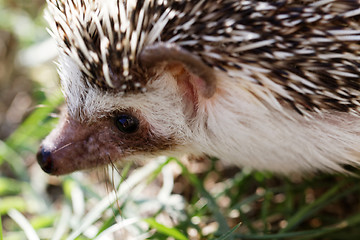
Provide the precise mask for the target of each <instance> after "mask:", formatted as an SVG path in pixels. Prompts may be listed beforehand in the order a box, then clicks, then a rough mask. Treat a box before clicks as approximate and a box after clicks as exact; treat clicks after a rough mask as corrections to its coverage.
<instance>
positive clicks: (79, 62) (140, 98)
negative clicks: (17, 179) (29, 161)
mask: <svg viewBox="0 0 360 240" xmlns="http://www.w3.org/2000/svg"><path fill="white" fill-rule="evenodd" d="M48 5H49V8H48V9H49V10H48V14H47V18H48V21H49V23H50V26H51V33H52V35H53V37H54V38H55V39H56V41H57V43H58V46H59V49H60V60H59V73H60V77H61V85H62V89H63V92H64V94H65V98H66V102H67V109H66V113H65V114H63V117H62V119H61V120H60V124H59V125H58V127H57V128H56V129H55V130H53V131H52V133H51V134H50V135H49V136H48V137H47V138H46V139H45V140H44V141H43V144H42V147H41V149H40V151H39V153H38V155H37V157H38V162H39V163H40V165H41V167H42V168H43V170H44V171H46V172H48V173H51V174H55V175H60V174H66V173H69V172H72V171H76V170H80V169H86V168H93V167H96V166H100V165H103V164H107V163H111V162H115V161H125V160H127V161H133V160H136V159H143V158H144V157H149V156H150V157H151V156H156V155H172V156H181V155H183V154H192V155H195V156H201V155H204V154H207V155H209V156H216V157H219V158H221V159H222V160H224V161H227V162H228V163H232V164H236V165H239V166H244V165H245V166H250V167H253V168H256V169H265V170H271V171H274V172H279V173H291V172H295V171H302V172H310V171H316V170H325V171H327V170H332V171H334V170H335V171H341V170H342V166H343V165H347V164H350V165H359V163H360V104H359V97H360V80H359V78H360V1H358V0H346V1H336V0H319V1H314V0H303V1H297V0H274V1H265V0H263V1H258V0H200V1H191V0H143V1H140V0H139V1H130V0H129V1H126V0H107V1H105V0H104V1H101V0H49V1H48Z"/></svg>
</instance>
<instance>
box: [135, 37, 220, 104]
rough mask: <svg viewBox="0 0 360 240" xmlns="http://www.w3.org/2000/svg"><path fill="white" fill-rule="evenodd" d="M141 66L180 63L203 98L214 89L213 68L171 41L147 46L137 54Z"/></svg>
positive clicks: (210, 95)
mask: <svg viewBox="0 0 360 240" xmlns="http://www.w3.org/2000/svg"><path fill="white" fill-rule="evenodd" d="M139 59H140V64H141V66H142V67H145V68H151V67H154V66H155V65H157V64H159V63H164V62H165V63H167V64H172V63H180V64H182V65H183V66H184V68H185V69H186V70H187V71H188V72H189V74H190V75H192V76H195V79H196V80H195V81H193V82H192V84H193V85H194V87H195V88H196V90H197V91H198V92H199V93H200V94H201V95H202V96H203V97H205V98H210V97H212V96H213V95H214V93H215V90H216V78H215V76H214V73H213V69H212V68H211V67H209V66H208V65H206V64H205V63H204V62H203V61H202V60H201V59H200V58H199V57H198V56H195V55H194V54H191V53H190V52H189V51H187V50H185V49H183V48H181V47H179V46H177V45H175V44H171V43H156V44H154V45H151V46H147V47H146V48H145V49H144V50H143V51H142V52H141V53H140V56H139Z"/></svg>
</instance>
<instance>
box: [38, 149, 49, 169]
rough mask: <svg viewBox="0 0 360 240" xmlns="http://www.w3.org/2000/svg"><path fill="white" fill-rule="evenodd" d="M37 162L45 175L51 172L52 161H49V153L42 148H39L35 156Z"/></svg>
mask: <svg viewBox="0 0 360 240" xmlns="http://www.w3.org/2000/svg"><path fill="white" fill-rule="evenodd" d="M36 158H37V161H38V163H39V165H40V167H41V168H42V170H44V172H46V173H51V172H52V159H51V152H50V151H47V150H45V149H44V148H43V147H41V148H40V149H39V151H38V153H37V154H36Z"/></svg>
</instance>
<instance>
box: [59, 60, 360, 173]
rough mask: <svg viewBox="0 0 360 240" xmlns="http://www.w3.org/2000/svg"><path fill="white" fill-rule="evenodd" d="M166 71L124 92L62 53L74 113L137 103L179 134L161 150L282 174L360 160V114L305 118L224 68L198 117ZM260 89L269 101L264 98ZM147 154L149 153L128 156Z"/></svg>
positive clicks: (89, 114)
mask: <svg viewBox="0 0 360 240" xmlns="http://www.w3.org/2000/svg"><path fill="white" fill-rule="evenodd" d="M159 72H160V73H161V75H160V77H159V78H158V79H155V80H153V81H151V83H149V84H148V91H147V92H146V93H141V94H128V95H125V96H124V95H123V94H117V95H116V94H109V93H105V92H103V91H101V90H98V89H96V88H93V87H91V86H87V85H86V84H85V82H84V81H83V80H81V76H82V75H81V73H80V71H79V69H78V68H77V67H76V65H75V64H74V62H73V61H72V60H71V59H69V58H68V57H64V56H63V57H62V58H61V60H60V75H61V79H62V87H63V91H64V94H65V96H66V99H67V103H68V111H69V114H71V115H72V116H73V117H75V118H78V119H82V120H85V119H86V120H87V121H96V119H97V118H99V117H103V116H106V115H107V114H109V113H111V112H113V111H116V110H124V109H128V108H132V109H135V110H137V111H139V112H140V113H141V114H142V116H143V117H144V118H145V119H146V120H147V121H148V122H149V124H150V125H151V130H152V131H153V132H154V134H156V135H159V136H175V138H176V139H175V140H176V144H177V146H176V147H174V148H171V149H168V151H162V152H161V153H159V154H164V153H165V154H170V155H175V156H181V155H182V154H189V153H190V154H194V155H201V154H203V153H205V154H208V155H211V156H216V157H219V158H220V159H222V160H224V161H226V162H227V163H230V164H236V165H238V166H250V167H253V168H256V169H261V170H271V171H274V172H279V173H292V172H313V171H316V170H326V171H330V170H331V171H334V170H335V171H341V170H342V168H341V165H343V164H351V165H358V164H359V159H358V157H359V156H360V154H359V151H358V147H359V146H360V144H359V143H360V134H359V133H360V121H359V119H358V117H356V116H352V115H350V114H346V113H339V112H333V113H323V114H321V115H320V114H315V113H313V114H312V116H311V118H305V117H303V116H301V115H300V114H298V113H296V112H294V111H292V110H287V109H282V107H281V106H280V105H279V103H277V101H276V100H275V101H273V100H271V99H268V100H266V99H265V95H266V91H265V90H264V89H261V87H260V86H258V85H255V84H253V85H252V84H250V83H249V82H247V81H241V79H235V78H230V77H228V76H227V75H225V74H223V73H217V74H218V75H217V77H218V89H217V92H216V93H215V95H214V96H213V97H212V98H210V99H203V98H200V99H199V108H198V110H197V113H196V114H195V117H193V118H191V119H189V116H188V115H186V114H185V113H186V111H187V107H188V106H184V101H183V98H182V97H183V96H182V95H183V93H181V92H180V90H179V89H178V87H177V84H176V80H175V79H174V77H173V76H172V75H171V74H170V73H168V72H163V70H162V69H159ZM245 84H246V85H245ZM249 89H251V90H252V92H254V91H256V92H257V95H256V96H257V97H255V95H253V94H251V91H249ZM260 92H264V99H265V100H264V99H259V98H258V96H259V93H260ZM151 155H153V153H151ZM140 157H141V158H142V157H144V153H139V154H136V153H134V155H133V156H131V157H129V158H128V159H136V158H140Z"/></svg>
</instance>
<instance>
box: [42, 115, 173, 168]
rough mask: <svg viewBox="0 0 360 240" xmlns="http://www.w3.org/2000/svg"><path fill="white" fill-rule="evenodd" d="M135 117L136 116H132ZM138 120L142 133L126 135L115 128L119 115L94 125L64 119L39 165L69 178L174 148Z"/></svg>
mask: <svg viewBox="0 0 360 240" xmlns="http://www.w3.org/2000/svg"><path fill="white" fill-rule="evenodd" d="M131 114H132V115H135V113H131ZM136 117H138V118H139V122H140V124H139V129H138V130H137V131H136V132H134V133H123V132H121V131H120V130H119V129H117V127H116V125H115V118H116V113H115V114H111V116H109V117H103V118H99V119H98V120H97V121H95V122H88V121H79V120H76V119H74V118H72V117H70V116H64V117H62V119H61V120H60V123H59V125H58V126H57V128H55V129H54V130H53V131H52V132H51V133H50V134H49V136H48V137H47V138H46V139H45V140H44V141H43V143H42V146H41V149H40V150H39V153H38V162H39V164H40V166H41V167H42V168H43V170H44V171H45V172H47V173H49V174H53V175H63V174H68V173H71V172H74V171H78V170H84V169H90V168H95V167H99V166H103V165H106V164H109V163H111V162H117V161H119V160H122V159H123V158H124V157H126V156H128V155H133V154H134V153H135V152H140V153H141V152H153V151H159V150H162V149H166V148H168V147H169V146H170V145H172V144H174V143H173V142H172V141H171V139H170V138H169V137H161V136H156V135H154V134H153V133H152V131H151V129H150V126H149V124H148V123H147V122H146V121H145V120H144V119H142V118H141V116H138V115H137V116H136Z"/></svg>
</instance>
